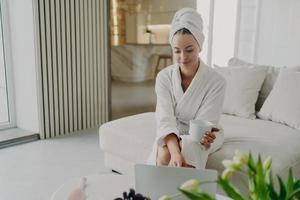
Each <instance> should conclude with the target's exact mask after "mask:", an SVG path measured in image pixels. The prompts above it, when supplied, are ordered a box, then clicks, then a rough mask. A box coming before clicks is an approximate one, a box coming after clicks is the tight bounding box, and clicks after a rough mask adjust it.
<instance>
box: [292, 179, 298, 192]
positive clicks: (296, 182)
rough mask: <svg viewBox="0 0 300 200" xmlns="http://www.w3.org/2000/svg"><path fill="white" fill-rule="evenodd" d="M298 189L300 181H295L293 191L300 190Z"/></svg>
mask: <svg viewBox="0 0 300 200" xmlns="http://www.w3.org/2000/svg"><path fill="white" fill-rule="evenodd" d="M298 188H300V179H299V180H297V181H295V182H294V186H293V189H294V190H296V189H298Z"/></svg>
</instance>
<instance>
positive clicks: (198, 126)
mask: <svg viewBox="0 0 300 200" xmlns="http://www.w3.org/2000/svg"><path fill="white" fill-rule="evenodd" d="M213 127H214V124H213V123H211V122H209V121H204V120H200V119H195V120H191V121H190V129H189V134H190V139H192V140H193V141H195V142H200V140H201V139H202V137H203V136H204V134H205V133H206V132H207V131H211V129H212V128H213Z"/></svg>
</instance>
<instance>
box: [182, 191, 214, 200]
mask: <svg viewBox="0 0 300 200" xmlns="http://www.w3.org/2000/svg"><path fill="white" fill-rule="evenodd" d="M178 190H179V191H180V192H181V193H182V194H184V195H185V196H186V197H187V198H189V199H191V200H215V199H214V198H213V197H211V196H210V195H209V194H207V193H204V192H195V191H194V192H191V191H188V190H184V189H180V188H178Z"/></svg>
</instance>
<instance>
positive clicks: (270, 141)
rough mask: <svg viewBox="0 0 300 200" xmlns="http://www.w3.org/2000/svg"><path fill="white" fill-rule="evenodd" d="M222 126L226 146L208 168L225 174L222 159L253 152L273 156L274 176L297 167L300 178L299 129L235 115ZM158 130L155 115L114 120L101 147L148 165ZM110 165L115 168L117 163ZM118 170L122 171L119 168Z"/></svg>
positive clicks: (223, 119)
mask: <svg viewBox="0 0 300 200" xmlns="http://www.w3.org/2000/svg"><path fill="white" fill-rule="evenodd" d="M220 123H221V125H222V126H223V128H224V134H225V141H224V145H223V146H222V148H221V149H220V150H218V151H217V152H215V153H213V154H211V155H210V156H209V158H208V162H207V168H211V169H217V170H218V171H219V172H222V171H223V166H222V164H221V162H222V160H224V159H232V158H233V155H234V151H235V150H236V149H239V150H240V151H242V152H245V153H248V152H249V151H251V152H252V153H253V155H254V156H256V155H257V154H258V153H260V154H261V155H262V157H263V158H265V157H267V156H268V155H270V156H272V159H273V172H274V174H280V175H283V176H286V174H287V172H288V168H289V167H293V170H294V174H295V175H296V176H300V162H299V161H300V145H299V142H300V131H299V130H296V129H293V128H290V127H288V126H285V125H282V124H279V123H275V122H271V121H266V120H260V119H256V120H250V119H245V118H240V117H236V116H231V115H222V116H221V120H220ZM155 130H156V124H155V116H154V113H143V114H138V115H133V116H130V117H125V118H121V119H118V120H114V121H111V122H108V123H105V124H103V125H102V126H101V127H100V132H99V134H100V146H101V148H102V149H103V150H104V152H105V153H107V154H108V155H112V156H113V157H114V158H118V157H119V158H120V159H121V160H124V161H128V163H131V165H132V163H146V160H147V158H148V156H149V154H150V152H151V150H152V144H153V142H154V139H155V135H156V133H155ZM110 166H111V167H113V168H114V166H113V164H112V165H110ZM116 169H122V168H120V166H116ZM121 172H123V173H124V172H127V171H125V170H124V171H121ZM238 181H240V180H239V179H237V182H238ZM244 185H245V184H244Z"/></svg>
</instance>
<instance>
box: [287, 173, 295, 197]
mask: <svg viewBox="0 0 300 200" xmlns="http://www.w3.org/2000/svg"><path fill="white" fill-rule="evenodd" d="M293 186H294V177H293V172H292V169H291V168H290V169H289V176H288V180H287V183H286V191H287V195H289V194H291V193H292V191H293Z"/></svg>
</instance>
